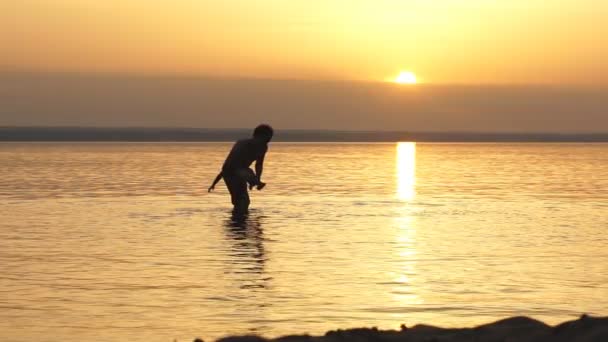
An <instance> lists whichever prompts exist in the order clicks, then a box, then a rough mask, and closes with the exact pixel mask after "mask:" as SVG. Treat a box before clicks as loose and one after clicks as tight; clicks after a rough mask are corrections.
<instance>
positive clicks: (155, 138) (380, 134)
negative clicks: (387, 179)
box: [0, 127, 608, 142]
mask: <svg viewBox="0 0 608 342" xmlns="http://www.w3.org/2000/svg"><path fill="white" fill-rule="evenodd" d="M250 131H251V130H250V129H206V128H136V127H133V128H129V127H124V128H109V127H103V128H93V127H0V141H2V142H224V141H234V140H235V139H239V138H243V137H247V136H249V135H250V134H251V132H250ZM274 141H282V142H396V141H416V142H608V133H488V132H485V133H484V132H404V131H336V130H331V131H330V130H293V129H286V130H277V134H276V136H275V140H274Z"/></svg>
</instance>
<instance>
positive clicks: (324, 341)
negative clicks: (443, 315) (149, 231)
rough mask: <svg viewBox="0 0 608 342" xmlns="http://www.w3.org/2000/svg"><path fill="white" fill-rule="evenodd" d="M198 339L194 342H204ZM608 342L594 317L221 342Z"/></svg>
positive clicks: (604, 325) (605, 320)
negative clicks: (553, 322) (554, 322)
mask: <svg viewBox="0 0 608 342" xmlns="http://www.w3.org/2000/svg"><path fill="white" fill-rule="evenodd" d="M201 341H202V340H201V339H198V338H197V339H195V340H194V342H201ZM340 341H354V342H464V341H467V342H469V341H471V342H473V341H474V342H572V341H575V342H608V317H601V318H599V317H590V316H587V315H583V316H581V317H580V319H577V320H574V321H569V322H564V323H562V324H559V325H556V326H549V325H547V324H545V323H543V322H541V321H537V320H535V319H532V318H528V317H512V318H507V319H503V320H500V321H496V322H494V323H490V324H484V325H480V326H477V327H474V328H449V329H447V328H439V327H434V326H430V325H423V324H420V325H416V326H413V327H411V328H409V327H406V326H405V325H402V326H401V330H399V331H397V330H378V329H376V328H357V329H348V330H332V331H328V332H327V333H325V335H324V336H310V335H291V336H284V337H279V338H275V339H265V338H262V337H259V336H233V337H225V338H222V339H219V340H217V342H340Z"/></svg>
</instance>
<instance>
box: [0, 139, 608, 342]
mask: <svg viewBox="0 0 608 342" xmlns="http://www.w3.org/2000/svg"><path fill="white" fill-rule="evenodd" d="M229 149H230V144H223V143H196V144H195V143H193V144H126V143H99V144H97V143H90V144H12V143H9V144H2V145H0V208H1V213H2V214H1V216H2V217H1V221H0V338H1V339H2V340H3V341H13V340H14V341H30V340H35V341H59V340H61V341H81V340H89V341H93V340H107V341H112V340H113V341H118V340H121V341H125V340H130V341H173V340H174V339H177V340H179V341H189V340H192V338H193V337H196V336H201V337H203V338H205V339H210V338H217V337H220V336H224V335H226V334H237V333H238V334H243V333H258V334H263V335H266V336H277V335H281V334H290V333H302V332H310V333H315V334H319V333H323V332H325V331H326V330H328V329H336V328H347V327H357V326H378V327H380V328H398V326H399V324H401V323H406V324H408V325H412V324H415V323H420V322H424V323H431V324H437V325H443V326H458V325H471V324H477V323H485V322H488V321H491V320H494V319H498V318H503V317H505V316H512V315H530V316H532V317H535V318H539V319H542V320H545V321H547V322H549V323H557V322H559V321H562V320H566V319H572V318H575V317H576V316H578V315H579V314H581V313H584V312H586V313H590V314H597V315H607V314H608V311H607V309H606V308H608V248H607V246H608V238H607V236H606V234H607V232H608V144H422V143H419V144H411V143H410V144H407V143H406V144H312V143H307V144H286V143H285V144H283V143H273V144H271V148H270V152H269V154H268V156H267V163H266V169H265V173H264V178H265V180H266V181H267V182H268V186H267V188H266V189H264V190H263V191H261V192H257V191H254V192H253V193H252V207H253V209H252V210H251V213H250V215H249V218H248V220H247V221H246V222H244V223H243V222H234V221H232V220H231V215H230V201H229V196H228V194H227V191H226V189H225V187H224V186H223V184H220V186H218V188H217V190H216V192H215V193H211V194H208V193H207V192H206V188H207V186H208V185H209V184H210V182H211V181H212V179H213V177H214V176H215V175H216V173H217V171H218V170H219V167H220V165H221V163H222V161H223V158H224V156H225V155H226V153H227V152H228V150H229Z"/></svg>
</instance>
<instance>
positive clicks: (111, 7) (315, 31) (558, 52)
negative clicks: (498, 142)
mask: <svg viewBox="0 0 608 342" xmlns="http://www.w3.org/2000/svg"><path fill="white" fill-rule="evenodd" d="M606 18H608V1H601V0H550V1H541V0H503V1H499V0H468V1H457V0H435V1H423V0H374V1H363V0H348V1H327V0H305V1H296V0H292V1H284V0H262V1H252V0H248V1H247V0H226V1H204V0H173V1H164V0H162V1H161V0H128V1H127V0H104V1H99V0H95V1H93V0H18V1H17V0H15V1H2V2H1V3H0V22H1V23H2V30H0V44H1V47H0V48H1V49H2V53H1V54H0V71H1V72H2V73H3V75H5V76H3V78H2V79H1V80H0V82H2V83H0V85H1V84H4V88H6V87H8V88H9V92H11V94H12V95H13V97H15V96H16V97H17V98H20V96H26V95H25V94H24V93H19V91H23V89H21V90H19V89H14V88H13V87H14V84H15V82H14V81H15V78H14V77H17V76H15V73H17V74H19V73H26V76H24V77H25V79H26V81H28V80H29V81H30V82H32V81H31V77H32V75H36V74H43V73H48V72H59V73H65V72H69V73H73V72H76V73H79V74H81V75H82V74H89V75H90V74H96V75H99V74H111V75H113V76H116V77H123V76H125V75H128V76H129V77H142V76H145V77H153V76H163V77H167V76H180V77H184V76H185V77H199V78H207V79H209V78H210V79H232V80H235V79H237V80H238V79H263V80H309V81H315V82H317V81H338V82H351V81H357V82H361V81H362V82H384V81H387V80H393V79H395V78H396V77H397V75H398V74H399V72H400V71H403V70H407V71H411V72H413V73H415V75H416V77H417V79H418V83H419V85H417V86H416V87H419V88H420V89H424V87H423V86H421V85H424V84H426V85H428V84H431V85H440V86H447V85H469V86H480V85H493V86H496V85H509V86H514V85H515V86H517V85H522V86H529V85H535V86H539V85H541V86H558V87H583V88H585V89H591V93H585V94H584V96H586V97H585V98H589V97H592V98H593V99H594V100H593V101H595V102H593V108H595V109H594V111H593V113H591V114H590V115H591V116H592V118H595V117H598V116H599V115H600V114H599V112H598V111H597V110H598V108H601V110H600V112H605V110H606V107H604V105H605V104H606V102H601V99H600V98H603V97H604V96H603V94H604V92H603V90H604V89H606V87H607V85H608V62H606V61H608V40H606V37H608V20H606ZM7 74H8V75H9V76H6V75H7ZM7 77H8V79H7ZM64 81H65V80H63V81H57V82H58V83H57V86H58V88H56V89H62V88H61V87H63V86H65V82H64ZM62 82H63V83H62ZM90 82H93V83H94V82H98V80H97V79H92V80H90ZM116 82H119V81H116ZM68 83H69V82H68ZM85 83H86V82H85ZM34 84H39V82H37V81H35V82H34ZM86 84H90V83H86ZM91 84H92V83H91ZM72 86H73V84H72ZM67 87H68V88H69V85H67ZM184 87H186V88H187V86H184ZM110 88H112V87H110ZM186 88H184V89H186ZM313 88H314V89H317V90H318V87H317V88H315V87H313ZM66 89H67V88H66ZM294 89H295V88H294ZM314 89H313V90H312V91H313V92H314V91H315V90H314ZM191 90H192V91H194V90H193V89H191ZM294 91H295V90H294ZM421 91H422V90H421ZM15 92H16V93H15ZM245 92H246V91H245ZM429 92H430V90H429ZM580 92H581V91H580V90H577V91H575V93H567V94H565V95H564V94H562V95H564V96H566V98H569V96H570V97H571V100H572V104H573V106H574V103H578V104H579V105H581V103H580V100H581V98H579V97H577V96H580ZM338 93H340V91H338ZM338 93H336V94H338ZM596 93H600V94H599V95H597V94H596ZM594 94H596V95H594ZM38 95H39V94H37V93H36V92H35V91H30V92H27V96H30V97H34V98H35V97H36V96H38ZM133 95H134V96H144V97H145V96H147V95H146V92H145V90H142V91H137V89H136V90H135V91H134V93H133ZM231 95H232V96H233V97H234V98H235V100H236V101H238V99H239V96H240V95H241V93H238V92H232V93H231ZM486 95H487V94H486ZM498 95H500V94H498ZM498 95H496V96H498ZM545 95H546V94H545ZM600 95H602V96H600ZM604 95H605V94H604ZM1 96H3V95H2V94H0V99H3V101H9V102H10V101H13V102H15V101H16V102H19V101H18V100H10V99H8V100H7V98H8V96H7V95H6V92H5V95H4V98H2V97H1ZM470 96H471V98H470V99H469V100H472V101H475V96H477V95H474V94H473V95H470ZM496 96H490V97H491V101H490V102H493V101H497V102H499V103H502V101H504V100H505V99H504V98H503V99H501V98H499V97H496ZM526 96H528V97H529V96H532V97H533V93H527V95H526ZM594 96H597V98H596V97H594ZM546 99H547V98H545V100H546ZM266 100H268V101H271V99H266ZM477 100H479V99H477ZM562 100H563V99H562ZM172 101H173V100H170V101H169V102H168V103H173V102H172ZM463 101H465V100H463ZM467 101H468V100H467ZM598 101H599V103H598ZM55 102H56V101H55ZM55 102H52V101H51V102H49V103H47V107H46V108H49V111H50V112H61V113H64V112H65V111H66V110H67V109H66V110H54V109H57V108H55V107H56V106H55V107H54V105H53V103H55ZM135 102H137V101H135ZM372 102H373V101H372ZM440 102H441V101H440ZM465 102H466V101H465ZM448 103H450V101H448ZM9 104H12V103H9ZM266 105H267V106H270V107H271V103H267V104H266ZM368 105H369V106H370V108H373V107H372V105H373V104H372V103H368ZM438 105H439V104H438V103H434V104H433V108H434V109H433V110H432V111H431V112H437V110H438V108H439V107H437V106H438ZM582 105H583V106H584V105H585V103H583V104H582ZM598 106H599V107H598ZM9 107H10V106H9ZM331 107H332V106H331V105H329V106H327V108H324V109H322V111H323V110H325V111H326V112H327V113H329V114H331V110H330V109H331ZM333 107H335V106H333ZM532 107H533V108H536V109H538V105H536V107H534V106H532ZM15 108H16V109H15V110H14V111H13V112H10V113H9V112H7V111H6V109H5V114H3V116H4V115H7V117H5V118H0V125H2V124H4V125H10V124H35V123H36V121H37V120H38V118H40V117H44V115H43V114H41V113H40V112H41V111H42V110H43V109H42V108H38V109H37V108H33V107H32V108H29V109H28V110H29V111H25V112H23V108H22V107H19V106H17V107H15ZM264 108H265V109H264V110H266V107H264ZM552 108H553V107H551V106H548V107H546V108H544V109H543V110H552ZM81 109H82V108H80V110H81ZM131 109H132V111H131V113H132V115H135V116H136V117H137V115H140V116H139V117H137V118H141V120H140V119H137V118H136V119H133V118H135V117H131V119H133V120H129V122H130V123H132V124H141V125H147V124H148V123H147V122H146V120H145V117H146V115H147V114H146V110H145V109H142V108H139V107H137V106H136V108H131ZM214 110H219V111H221V110H222V108H221V106H220V107H217V108H215V107H214ZM370 110H372V109H370ZM392 110H393V111H394V109H392ZM453 110H454V108H451V109H450V111H453ZM460 110H461V109H457V111H460ZM462 110H463V111H466V110H467V109H466V108H462ZM17 112H19V113H20V114H19V115H17V114H15V113H17ZM489 112H491V111H489ZM80 113H81V114H82V111H81V112H80ZM404 113H405V114H407V111H405V112H404ZM0 114H2V113H1V112H0ZM202 114H203V115H207V114H208V113H207V114H205V113H204V112H203V113H202ZM487 114H491V113H487ZM519 114H521V113H519ZM528 114H530V113H528ZM579 114H580V115H583V116H584V115H585V113H579ZM82 115H85V114H82ZM572 115H574V114H572ZM9 116H11V117H9ZM13 116H14V117H13ZM17 117H19V118H20V119H19V120H17ZM24 118H25V119H24ZM27 118H31V119H27ZM81 119H82V118H81ZM86 119H87V120H85V121H82V122H77V121H74V124H85V123H86V124H92V125H95V124H96V120H95V118H93V117H88V118H86ZM88 119H90V120H88ZM256 119H258V118H257V117H256ZM260 119H263V118H260ZM271 119H272V118H271ZM405 119H407V118H404V120H405ZM20 120H21V121H20ZM24 120H25V121H24ZM28 120H29V121H28ZM168 120H169V119H168ZM102 121H103V120H101V121H99V124H102ZM60 122H61V123H62V124H66V123H67V124H69V123H70V121H69V120H59V121H57V122H54V121H53V120H52V118H51V117H45V120H42V121H40V123H41V124H53V123H57V124H59V123H60ZM155 122H156V124H161V125H171V122H170V120H169V121H167V120H165V121H163V120H160V121H155ZM180 122H181V123H180V124H181V125H183V124H185V123H188V121H187V120H185V121H184V120H182V121H180ZM590 122H591V123H593V120H591V121H590ZM601 123H602V125H603V126H601V127H600V128H602V129H603V128H606V126H605V125H606V124H605V123H604V121H601ZM106 124H107V123H106ZM112 124H113V125H120V122H114V123H112ZM192 124H193V125H204V124H205V122H204V121H202V122H200V121H197V122H192ZM406 124H407V120H406V121H404V125H406ZM208 125H209V126H215V125H220V126H226V125H228V126H239V122H238V121H234V122H230V121H226V122H223V123H213V122H210V123H209V124H208ZM427 126H428V125H427ZM593 126H596V127H595V128H596V129H597V125H594V124H591V126H589V127H587V128H593ZM564 127H568V125H565V126H564ZM332 128H336V127H332ZM338 128H339V127H338ZM346 128H348V127H346ZM379 128H382V129H384V128H386V127H379ZM430 128H432V127H430ZM445 128H446V129H449V128H450V127H449V126H446V127H445ZM472 128H473V129H477V128H478V129H486V128H484V127H482V126H479V127H472ZM541 128H542V127H541ZM587 128H584V129H582V130H587ZM425 129H428V127H426V128H425Z"/></svg>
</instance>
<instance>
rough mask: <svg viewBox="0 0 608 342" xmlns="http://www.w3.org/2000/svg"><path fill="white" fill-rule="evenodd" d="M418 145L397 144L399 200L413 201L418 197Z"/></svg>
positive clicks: (413, 143)
mask: <svg viewBox="0 0 608 342" xmlns="http://www.w3.org/2000/svg"><path fill="white" fill-rule="evenodd" d="M415 187H416V143H415V142H400V143H397V198H399V199H400V200H403V201H411V200H413V199H414V197H416V189H415Z"/></svg>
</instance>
